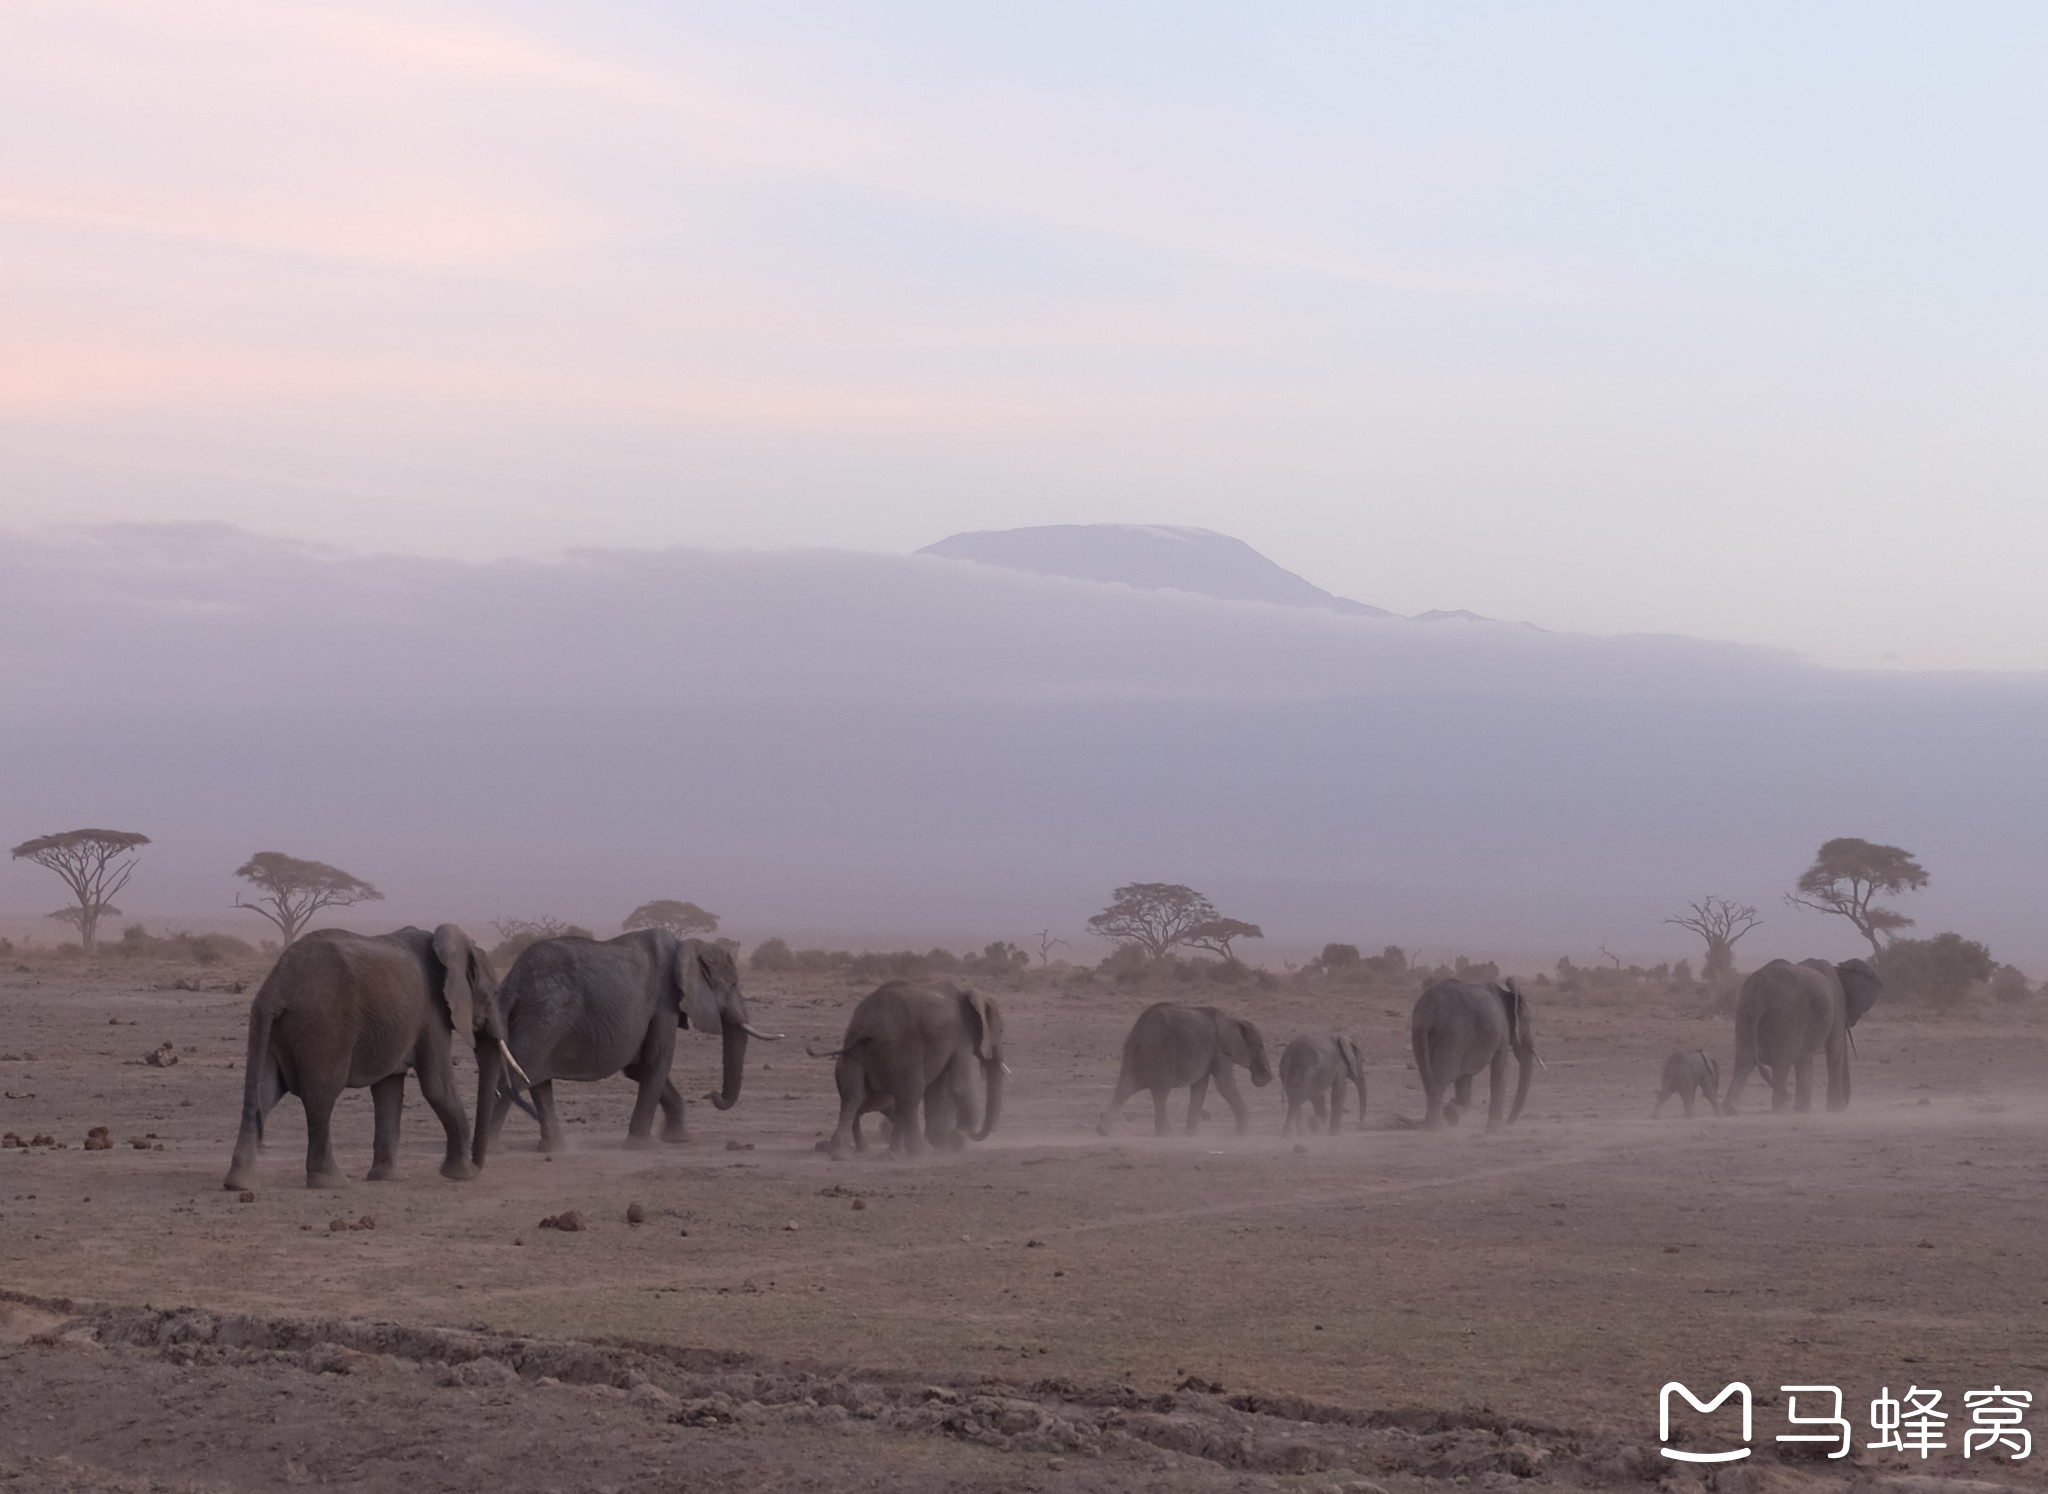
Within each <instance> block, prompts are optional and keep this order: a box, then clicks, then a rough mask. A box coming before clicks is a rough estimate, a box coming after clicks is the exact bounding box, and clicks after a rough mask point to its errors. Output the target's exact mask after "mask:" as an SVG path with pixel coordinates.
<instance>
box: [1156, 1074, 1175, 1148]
mask: <svg viewBox="0 0 2048 1494" xmlns="http://www.w3.org/2000/svg"><path fill="white" fill-rule="evenodd" d="M1172 1093H1173V1091H1172V1090H1171V1089H1169V1088H1167V1087H1166V1086H1165V1085H1163V1084H1155V1085H1153V1086H1152V1134H1153V1135H1154V1136H1164V1135H1165V1134H1166V1097H1167V1096H1168V1095H1170V1094H1172Z"/></svg>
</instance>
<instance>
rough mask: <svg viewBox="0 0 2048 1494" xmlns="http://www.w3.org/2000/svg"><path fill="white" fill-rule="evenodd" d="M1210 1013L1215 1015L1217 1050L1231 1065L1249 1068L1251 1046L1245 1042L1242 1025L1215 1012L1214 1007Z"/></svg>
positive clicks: (1232, 1018) (1225, 1015) (1236, 1020)
mask: <svg viewBox="0 0 2048 1494" xmlns="http://www.w3.org/2000/svg"><path fill="white" fill-rule="evenodd" d="M1210 1011H1211V1012H1213V1013H1214V1014H1215V1019H1216V1047H1217V1050H1218V1051H1219V1052H1221V1053H1222V1055H1223V1056H1224V1057H1225V1058H1227V1059H1229V1060H1230V1061H1231V1062H1232V1063H1235V1064H1242V1065H1244V1066H1245V1067H1246V1068H1250V1067H1251V1062H1252V1050H1251V1045H1250V1044H1249V1043H1247V1042H1246V1041H1245V1036H1244V1023H1242V1022H1240V1021H1238V1019H1237V1018H1235V1017H1233V1016H1229V1015H1227V1014H1226V1013H1223V1012H1219V1011H1216V1009H1215V1008H1214V1007H1211V1008H1210Z"/></svg>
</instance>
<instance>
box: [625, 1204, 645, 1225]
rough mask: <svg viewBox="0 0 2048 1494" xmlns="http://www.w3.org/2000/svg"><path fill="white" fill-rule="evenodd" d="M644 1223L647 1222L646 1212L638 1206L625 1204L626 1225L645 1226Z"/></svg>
mask: <svg viewBox="0 0 2048 1494" xmlns="http://www.w3.org/2000/svg"><path fill="white" fill-rule="evenodd" d="M646 1222H647V1211H646V1210H645V1209H643V1208H641V1207H640V1205H638V1204H627V1205H626V1223H628V1224H645V1223H646Z"/></svg>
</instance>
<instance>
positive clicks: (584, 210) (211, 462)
mask: <svg viewBox="0 0 2048 1494" xmlns="http://www.w3.org/2000/svg"><path fill="white" fill-rule="evenodd" d="M2044 58H2048V10H2043V9H2042V8H2041V7H2038V6H2033V5H2019V4H2013V5H1995V4H1982V5H1974V6H1970V7H1966V8H1959V7H1953V6H1937V5H1931V4H1930V5H1920V6H1894V5H1881V4H1870V3H1855V4H1839V5H1827V4H1809V5H1802V6H1798V7H1785V6H1781V5H1738V4H1728V3H1715V4H1712V5H1705V4H1698V5H1690V6H1685V5H1659V6H1644V5H1641V4H1635V3H1627V4H1612V5H1566V4H1555V5H1546V6H1540V7H1538V6H1519V7H1511V6H1505V5H1490V6H1479V5H1460V4H1439V3H1431V4H1410V5H1405V6H1396V5H1387V4H1382V5H1361V4H1356V3H1349V0H1347V3H1333V4H1328V5H1313V4H1296V5H1290V6H1287V7H1282V8H1275V7H1248V6H1243V5H1198V4H1191V3H1187V0H1171V3H1160V4H1155V5H1140V4H1123V5H1102V4H1094V3H1089V4H1079V3H1076V4H1032V5H1028V6H1011V7H991V6H961V5H957V4H942V3H931V4H897V5H864V6H859V7H847V6H826V5H816V6H798V5H777V4H768V3H755V4H748V5H744V6H735V5H718V6H708V5H703V6H700V5H686V4H673V3H661V4H653V3H649V4H644V5H634V4H600V3H582V4H577V5H574V6H570V5H553V6H548V5H541V4H531V3H525V4H522V3H503V0H499V3H493V4H490V5H484V4H481V3H477V4H430V3H407V4H404V5H396V4H394V5H388V6H385V5H341V4H334V3H317V4H314V3H308V4H291V3H281V0H262V3H249V4H238V3H221V0H181V3H179V4H177V5H174V6H167V5H160V4H142V3H136V4H132V5H120V4H99V3H93V0H51V3H35V0H15V3H11V4H8V5H6V6H5V7H4V8H0V526H4V527H7V528H13V529H16V530H20V529H23V528H40V527H42V526H45V525H48V524H51V523H56V522H61V521H64V520H71V519H78V520H108V519H137V518H149V519H219V520H226V521H230V522H233V523H237V524H241V525H244V526H247V527H249V528H251V529H255V530H258V531H262V532H266V533H273V534H280V535H289V536H293V537H298V538H309V539H317V540H324V541H331V542H335V543H339V544H342V545H346V546H350V547H354V548H362V549H371V550H394V551H406V552H417V553H422V554H440V555H455V556H465V557H472V558H478V557H487V556H495V555H505V554H528V555H531V554H542V553H548V552H552V551H554V550H557V549H559V548H561V547H565V546H573V545H588V544H603V545H634V546H645V545H660V544H671V543H685V544H696V545H710V546H737V547H786V546H811V545H831V546H842V547H850V548H861V549H885V550H899V551H900V550H909V549H913V548H915V547H917V546H919V545H922V544H925V543H927V542H929V541H931V540H933V539H936V538H938V537H940V536H942V535H944V534H947V533H949V532H952V531H955V530H960V529H971V528H992V527H1003V526H1009V525H1018V524H1029V523H1049V522H1081V521H1091V520H1132V521H1145V522H1165V523H1185V524H1197V525H1206V526H1209V527H1212V528H1216V529H1220V530H1224V531H1226V532H1228V533H1232V534H1235V535H1238V536H1240V537H1242V538H1244V539H1246V540H1248V541H1249V542H1251V543H1252V544H1254V545H1255V546H1257V547H1259V548H1260V549H1261V550H1263V551H1265V552H1266V553H1267V554H1269V555H1271V556H1272V557H1273V558H1274V559H1276V560H1278V561H1279V562H1281V563H1282V564H1284V565H1287V566H1289V567H1291V568H1293V569H1295V570H1298V571H1300V572H1302V573H1303V574H1305V575H1307V576H1308V577H1309V578H1310V579H1311V580H1313V581H1315V582H1316V583H1318V584H1320V585H1323V586H1326V587H1329V588H1330V589H1332V590H1334V591H1338V592H1341V593H1345V594H1347V595H1351V596H1355V597H1358V598H1360V599H1362V600H1365V601H1369V602H1373V603H1376V604H1379V605H1381V606H1386V607H1391V608H1394V609H1396V610H1399V611H1403V612H1412V611H1419V610H1422V609H1425V608H1430V607H1470V608H1474V609H1476V610H1479V611H1482V612H1486V613H1489V614H1492V615H1494V616H1503V617H1514V618H1527V619H1530V620H1533V621H1537V622H1540V623H1543V624H1545V625H1547V626H1550V627H1554V628H1570V629H1585V630H1590V631H1597V632H1617V631H1627V630H1641V629H1648V630H1662V631H1678V632H1687V633H1694V634H1700V635H1705V636H1710V637H1720V638H1731V639H1737V640H1742V641H1749V642H1761V643H1770V644H1777V645H1782V646H1785V647H1789V648H1794V649H1799V650H1803V651H1806V652H1808V653H1811V654H1812V655H1814V656H1815V657H1817V658H1820V659H1823V660H1827V661H1831V662H1842V663H1859V664H1874V663H1883V662H1892V663H1897V664H1902V665H1905V666H1908V667H1968V668H2028V669H2044V668H2048V629H2044V628H2042V627H2041V626H2040V623H2039V617H2040V611H2041V605H2042V604H2041V602H2040V600H2039V598H2040V594H2041V592H2042V589H2043V582H2044V576H2043V557H2044V555H2048V436H2044V434H2043V432H2044V429H2048V424H2044V421H2043V419H2042V406H2043V395H2044V394H2048V378H2044V374H2048V337H2044V333H2048V316H2044V311H2048V292H2044V289H2043V276H2042V271H2041V266H2042V265H2043V264H2048V231H2044V230H2048V196H2044V194H2043V192H2042V190H2041V185H2042V183H2043V181H2048V111H2044V110H2043V109H2042V107H2041V103H2040V97H2041V82H2040V80H2041V76H2042V69H2043V64H2044Z"/></svg>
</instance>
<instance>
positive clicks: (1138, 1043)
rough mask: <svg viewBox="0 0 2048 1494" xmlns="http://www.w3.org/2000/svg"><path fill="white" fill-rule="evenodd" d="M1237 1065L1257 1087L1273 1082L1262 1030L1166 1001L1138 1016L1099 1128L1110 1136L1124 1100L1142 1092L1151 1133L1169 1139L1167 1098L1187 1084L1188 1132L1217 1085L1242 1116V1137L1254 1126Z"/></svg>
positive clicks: (1221, 1014)
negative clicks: (1148, 1097) (1148, 1101)
mask: <svg viewBox="0 0 2048 1494" xmlns="http://www.w3.org/2000/svg"><path fill="white" fill-rule="evenodd" d="M1234 1064H1242V1065H1243V1066H1244V1067H1245V1068H1247V1069H1249V1070H1250V1071H1251V1076H1252V1083H1254V1084H1257V1085H1262V1086H1263V1085H1266V1084H1270V1083H1272V1082H1273V1070H1272V1069H1271V1068H1270V1067H1269V1066H1268V1065H1267V1063H1266V1039H1265V1038H1264V1036H1262V1035H1261V1034H1260V1032H1259V1029H1258V1028H1257V1027H1255V1026H1253V1025H1252V1024H1251V1023H1250V1022H1247V1021H1245V1020H1244V1019H1243V1018H1242V1017H1233V1016H1232V1015H1231V1014H1230V1013H1229V1012H1226V1011H1223V1010H1221V1009H1219V1008H1217V1007H1213V1006H1181V1005H1178V1004H1177V1003H1175V1002H1171V1001H1161V1002H1157V1003H1155V1004H1154V1005H1151V1006H1148V1007H1146V1008H1145V1009H1144V1010H1143V1011H1142V1012H1140V1013H1138V1020H1137V1021H1136V1022H1133V1023H1132V1024H1131V1030H1130V1034H1129V1035H1128V1036H1127V1037H1125V1039H1124V1057H1123V1065H1122V1067H1121V1068H1120V1069H1119V1070H1118V1071H1117V1076H1116V1092H1115V1093H1114V1094H1113V1095H1111V1096H1110V1101H1109V1108H1108V1109H1107V1110H1105V1111H1103V1112H1102V1118H1101V1120H1099V1121H1097V1122H1096V1125H1095V1129H1096V1130H1097V1131H1098V1132H1099V1133H1101V1134H1102V1135H1104V1136H1107V1135H1108V1134H1109V1127H1110V1123H1111V1122H1112V1121H1113V1120H1115V1119H1116V1117H1117V1116H1118V1115H1119V1114H1120V1113H1121V1112H1122V1111H1123V1107H1124V1101H1126V1100H1128V1099H1129V1098H1130V1097H1131V1096H1132V1095H1134V1094H1136V1093H1137V1092H1138V1091H1139V1090H1141V1089H1148V1090H1150V1091H1151V1092H1152V1129H1153V1131H1154V1132H1155V1133H1156V1134H1158V1135H1160V1136H1164V1135H1165V1134H1166V1097H1167V1095H1168V1094H1170V1093H1171V1092H1172V1091H1174V1090H1176V1089H1179V1088H1180V1087H1181V1086H1182V1085H1186V1086H1187V1090H1188V1126H1187V1128H1188V1132H1189V1134H1190V1135H1192V1134H1193V1133H1194V1130H1195V1128H1196V1127H1197V1126H1199V1125H1200V1124H1201V1123H1202V1101H1203V1099H1204V1098H1205V1097H1206V1096H1207V1095H1208V1093H1209V1086H1210V1084H1211V1083H1214V1084H1215V1086H1216V1093H1218V1094H1220V1095H1221V1096H1223V1101H1224V1103H1225V1104H1227V1105H1228V1106H1230V1111H1231V1114H1233V1115H1235V1116H1236V1117H1237V1134H1238V1135H1240V1136H1242V1135H1243V1134H1244V1133H1245V1132H1246V1130H1248V1129H1249V1128H1250V1126H1251V1120H1250V1118H1249V1117H1248V1116H1247V1115H1246V1113H1245V1108H1244V1097H1243V1096H1242V1095H1240V1094H1239V1093H1238V1090H1237V1079H1236V1077H1235V1076H1234V1075H1233V1074H1232V1073H1231V1067H1232V1065H1234Z"/></svg>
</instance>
